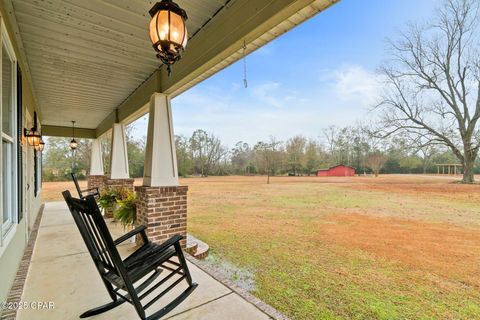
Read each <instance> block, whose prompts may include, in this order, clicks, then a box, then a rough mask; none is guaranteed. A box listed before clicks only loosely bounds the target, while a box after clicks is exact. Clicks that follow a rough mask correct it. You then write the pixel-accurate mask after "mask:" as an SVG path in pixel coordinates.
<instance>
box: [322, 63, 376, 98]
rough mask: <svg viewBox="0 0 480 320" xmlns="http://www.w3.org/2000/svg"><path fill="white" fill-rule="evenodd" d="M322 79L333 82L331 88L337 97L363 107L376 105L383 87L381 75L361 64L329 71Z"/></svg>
mask: <svg viewBox="0 0 480 320" xmlns="http://www.w3.org/2000/svg"><path fill="white" fill-rule="evenodd" d="M320 81H324V82H326V81H329V82H331V88H332V90H333V91H334V93H335V95H336V96H337V98H339V99H341V100H344V101H348V102H353V103H356V104H358V105H360V106H362V107H370V106H372V105H374V104H375V103H376V102H377V101H378V99H379V97H380V93H381V88H382V86H381V79H380V76H378V75H376V74H375V73H373V72H370V71H368V70H366V69H365V68H364V67H362V66H360V65H350V66H346V67H342V68H340V69H337V70H333V71H327V73H324V74H323V75H322V76H321V78H320Z"/></svg>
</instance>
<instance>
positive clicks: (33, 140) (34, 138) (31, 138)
mask: <svg viewBox="0 0 480 320" xmlns="http://www.w3.org/2000/svg"><path fill="white" fill-rule="evenodd" d="M40 139H41V138H40V135H39V134H38V133H37V132H35V131H32V130H30V132H29V133H28V137H27V142H28V144H29V145H31V146H32V147H37V146H38V145H39V143H40Z"/></svg>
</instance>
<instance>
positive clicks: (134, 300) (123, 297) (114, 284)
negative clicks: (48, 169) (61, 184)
mask: <svg viewBox="0 0 480 320" xmlns="http://www.w3.org/2000/svg"><path fill="white" fill-rule="evenodd" d="M62 194H63V197H64V198H65V201H66V202H67V205H68V207H69V209H70V212H71V213H72V216H73V219H74V220H75V224H76V225H77V227H78V229H79V231H80V234H81V236H82V238H83V240H84V242H85V245H86V246H87V249H88V251H89V253H90V255H91V257H92V259H93V262H94V263H95V266H96V268H97V270H98V273H99V274H100V277H101V278H102V281H103V283H104V285H105V287H106V289H107V291H108V294H109V295H110V298H111V299H112V302H110V303H107V304H105V305H103V306H100V307H97V308H94V309H91V310H89V311H86V312H84V313H83V314H82V315H80V318H87V317H91V316H94V315H97V314H100V313H103V312H106V311H108V310H111V309H113V308H115V307H117V306H119V305H121V304H122V303H124V302H126V301H127V302H129V303H131V304H132V305H133V306H134V307H135V309H136V311H137V313H138V315H139V316H140V319H147V320H153V319H160V318H161V317H163V316H164V315H166V314H167V313H168V312H170V311H171V310H173V309H174V308H175V307H176V306H178V305H179V304H180V303H181V302H182V301H183V300H185V298H187V297H188V296H189V295H190V294H191V293H192V292H193V290H194V289H195V288H196V287H197V286H198V285H197V284H196V283H194V282H193V281H192V277H191V275H190V271H189V270H188V266H187V263H186V261H185V257H184V255H183V252H182V248H181V247H180V240H182V238H183V237H182V236H180V235H175V236H173V237H172V238H170V239H169V240H167V241H165V242H164V243H162V244H160V245H157V244H154V243H152V242H150V241H149V240H148V237H147V234H146V232H145V229H146V227H145V226H141V227H138V228H136V229H134V230H132V231H130V232H128V233H127V234H125V235H123V236H121V237H120V238H118V239H117V240H115V241H114V240H113V239H112V236H111V234H110V232H109V230H108V228H107V225H106V224H105V221H104V219H103V217H102V215H101V213H100V210H99V209H98V206H97V203H96V202H95V199H94V197H93V196H92V195H89V196H86V198H85V199H75V198H72V196H71V194H70V192H69V191H64V192H63V193H62ZM136 234H140V235H141V237H142V240H143V245H142V246H141V247H140V248H138V249H137V250H136V251H135V252H133V253H132V254H130V255H129V256H128V257H127V258H125V259H124V260H122V258H121V257H120V254H119V253H118V250H117V245H119V244H121V243H122V242H124V241H125V240H127V239H129V238H131V237H132V236H133V235H136ZM175 258H176V259H175ZM165 270H168V271H169V273H168V275H166V276H165V277H163V278H162V279H161V280H159V281H157V282H156V283H155V284H153V283H154V281H155V280H156V279H157V278H158V276H159V275H160V273H161V272H163V271H165ZM174 276H179V277H178V279H176V280H175V281H174V282H173V283H171V284H170V285H168V286H167V288H165V289H164V290H162V291H161V292H160V293H159V294H157V295H156V296H154V297H153V298H151V299H150V301H148V302H147V303H145V304H142V303H141V300H143V299H144V298H146V297H147V296H149V295H151V294H152V293H153V292H154V291H155V290H157V289H158V288H160V286H161V285H163V284H165V283H166V282H167V281H168V280H170V279H171V278H172V277H174ZM184 279H185V280H186V282H187V283H188V288H187V289H186V290H185V291H183V292H182V293H181V294H180V295H179V296H178V297H176V298H175V299H173V300H172V301H171V302H170V303H169V304H167V305H166V306H164V307H163V308H162V309H160V310H158V311H156V312H154V313H153V314H151V315H150V316H148V317H146V314H145V309H147V308H148V307H150V306H152V305H153V304H154V303H155V302H156V301H158V299H160V298H161V297H162V296H164V295H165V294H166V293H167V292H168V291H170V290H171V289H173V288H174V287H175V286H176V285H178V284H179V283H180V282H181V281H182V280H184ZM137 283H138V285H137V286H136V287H135V285H136V284H137ZM147 288H148V290H147ZM143 291H145V292H143Z"/></svg>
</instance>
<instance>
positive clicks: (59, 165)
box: [43, 125, 478, 181]
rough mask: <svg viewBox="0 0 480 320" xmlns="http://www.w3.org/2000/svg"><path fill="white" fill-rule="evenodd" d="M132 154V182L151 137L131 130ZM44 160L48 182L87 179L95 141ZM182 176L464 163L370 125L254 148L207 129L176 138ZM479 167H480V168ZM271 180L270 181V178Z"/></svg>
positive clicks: (61, 148) (51, 146) (58, 144)
mask: <svg viewBox="0 0 480 320" xmlns="http://www.w3.org/2000/svg"><path fill="white" fill-rule="evenodd" d="M126 133H127V150H128V157H129V169H130V175H131V177H134V178H136V177H142V176H143V168H144V158H145V137H142V138H138V137H135V136H134V135H133V134H132V130H131V128H127V132H126ZM110 139H111V138H110V137H109V136H108V135H107V136H106V137H104V138H103V139H102V149H103V150H102V154H103V157H104V165H105V172H107V173H108V172H109V157H110V141H111V140H110ZM47 144H48V148H47V149H46V151H45V152H44V153H45V154H44V157H43V178H44V181H55V180H68V179H69V178H70V176H69V174H70V172H72V170H73V171H75V172H77V174H78V175H79V176H80V178H82V177H84V176H86V175H87V174H88V170H89V164H90V141H89V140H87V139H81V140H80V141H79V146H78V149H77V150H76V151H75V153H73V152H72V151H71V150H70V149H69V147H68V139H66V138H49V139H48V141H47ZM175 145H176V150H177V163H178V171H179V175H180V176H183V177H187V176H202V177H206V176H211V175H266V176H267V177H270V176H275V175H292V176H298V175H307V176H309V175H314V174H316V171H317V170H319V169H324V168H329V167H332V166H335V165H339V164H344V165H349V166H352V167H354V168H356V172H357V173H358V174H375V175H377V174H379V173H436V172H437V168H436V166H435V164H437V163H458V160H457V159H456V157H455V155H454V154H453V153H452V152H451V150H449V149H448V148H446V147H442V146H439V145H423V144H419V143H418V141H415V140H412V139H410V138H409V137H408V136H402V135H396V136H394V137H389V138H379V137H377V136H376V135H375V132H374V131H372V129H371V127H369V126H365V125H357V126H347V127H337V126H331V127H328V128H326V129H323V130H322V131H321V133H320V134H319V136H318V137H317V138H307V137H304V136H302V135H296V136H293V137H291V138H289V139H286V140H284V141H282V140H279V139H277V138H275V137H270V138H269V139H267V140H265V141H258V142H256V143H254V144H249V143H247V142H243V141H239V142H237V143H236V144H235V145H234V146H233V148H229V147H227V146H226V145H225V144H223V143H222V141H221V140H220V138H219V137H217V136H215V135H214V134H212V133H208V132H207V131H205V130H201V129H198V130H195V131H194V132H193V133H192V135H191V136H189V137H187V136H184V135H177V136H175ZM477 167H478V163H477ZM267 179H268V178H267Z"/></svg>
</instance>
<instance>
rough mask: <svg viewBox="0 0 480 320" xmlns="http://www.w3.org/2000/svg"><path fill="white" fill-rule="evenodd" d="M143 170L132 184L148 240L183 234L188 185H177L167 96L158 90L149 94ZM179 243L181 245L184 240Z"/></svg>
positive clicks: (155, 240) (172, 134)
mask: <svg viewBox="0 0 480 320" xmlns="http://www.w3.org/2000/svg"><path fill="white" fill-rule="evenodd" d="M144 170H145V171H144V175H143V186H141V187H136V188H135V190H136V191H137V198H138V204H137V223H138V224H142V225H145V226H147V227H148V228H147V234H148V237H149V239H150V240H151V241H152V242H156V243H162V242H163V241H165V240H167V239H168V238H170V237H171V236H173V235H176V234H180V235H182V236H184V237H185V238H186V236H187V191H188V187H187V186H180V185H179V181H178V171H177V157H176V151H175V136H174V133H173V122H172V110H171V105H170V97H169V96H167V95H165V94H161V93H154V94H153V95H152V96H151V98H150V113H149V119H148V135H147V147H146V153H145V169H144ZM181 244H182V247H183V248H185V244H186V240H183V241H182V242H181Z"/></svg>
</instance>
